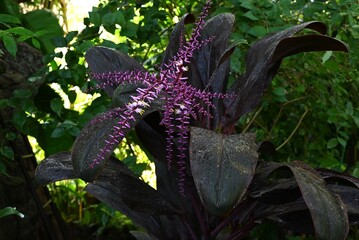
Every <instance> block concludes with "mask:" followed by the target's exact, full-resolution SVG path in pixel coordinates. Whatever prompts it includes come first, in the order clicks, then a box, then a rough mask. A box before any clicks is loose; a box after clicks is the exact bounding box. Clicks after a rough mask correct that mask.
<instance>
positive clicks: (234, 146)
mask: <svg viewBox="0 0 359 240" xmlns="http://www.w3.org/2000/svg"><path fill="white" fill-rule="evenodd" d="M256 149H257V146H256V144H255V143H254V136H253V135H251V134H245V135H229V136H226V135H221V134H217V133H215V132H213V131H210V130H206V129H201V128H195V127H194V128H192V129H191V142H190V163H191V169H192V175H193V179H194V182H195V184H196V187H197V191H198V194H199V196H200V198H201V200H202V203H203V205H204V206H205V207H206V209H207V210H208V211H209V212H210V213H211V214H213V215H222V214H224V213H226V212H228V211H229V210H231V209H232V208H233V207H234V206H235V205H236V203H237V202H239V201H240V200H241V198H242V197H243V195H244V194H245V192H246V190H247V188H248V186H249V184H250V182H251V180H252V178H253V175H254V172H255V167H256V163H257V158H258V154H257V152H256Z"/></svg>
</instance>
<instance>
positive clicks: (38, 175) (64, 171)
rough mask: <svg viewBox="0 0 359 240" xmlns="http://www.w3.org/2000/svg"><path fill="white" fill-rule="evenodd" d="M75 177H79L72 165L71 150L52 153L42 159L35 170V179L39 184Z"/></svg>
mask: <svg viewBox="0 0 359 240" xmlns="http://www.w3.org/2000/svg"><path fill="white" fill-rule="evenodd" d="M74 178H78V175H77V174H76V173H75V171H74V169H73V167H72V161H71V153H70V152H60V153H56V154H53V155H51V156H50V157H48V158H46V159H45V160H43V161H41V162H40V164H39V165H38V167H37V168H36V171H35V180H36V182H37V184H39V185H46V184H49V183H53V182H56V181H60V180H65V179H74Z"/></svg>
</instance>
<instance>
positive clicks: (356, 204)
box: [328, 184, 359, 225]
mask: <svg viewBox="0 0 359 240" xmlns="http://www.w3.org/2000/svg"><path fill="white" fill-rule="evenodd" d="M328 188H329V189H330V191H332V192H334V193H336V194H338V195H339V196H340V198H341V199H342V201H343V202H344V204H345V207H346V209H347V211H348V216H349V223H350V225H357V224H359V189H358V188H355V187H349V186H343V185H338V184H328Z"/></svg>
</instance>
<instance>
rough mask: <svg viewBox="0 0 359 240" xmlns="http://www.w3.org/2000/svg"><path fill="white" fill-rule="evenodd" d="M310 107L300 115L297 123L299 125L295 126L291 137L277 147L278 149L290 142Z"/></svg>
mask: <svg viewBox="0 0 359 240" xmlns="http://www.w3.org/2000/svg"><path fill="white" fill-rule="evenodd" d="M308 111H309V110H308V109H306V110H305V112H304V113H303V115H302V116H301V117H300V119H299V122H298V124H297V126H295V128H294V130H293V131H292V133H291V134H290V135H289V137H288V138H287V139H286V140H285V141H284V142H283V143H282V144H281V145H280V146H279V147H277V148H276V151H278V150H279V149H281V148H282V147H283V146H284V145H285V144H287V143H288V142H289V140H290V139H291V138H292V137H293V135H294V133H295V132H296V131H297V130H298V128H299V126H300V124H301V123H302V121H303V119H304V117H305V115H307V113H308Z"/></svg>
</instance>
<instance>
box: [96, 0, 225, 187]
mask: <svg viewBox="0 0 359 240" xmlns="http://www.w3.org/2000/svg"><path fill="white" fill-rule="evenodd" d="M210 5H211V3H210V1H208V2H207V3H206V5H205V7H204V10H203V11H202V13H201V15H200V17H199V19H198V21H197V22H196V23H195V29H194V30H193V32H192V35H191V37H190V39H189V40H188V41H185V42H183V41H182V42H180V47H179V50H178V52H177V53H176V55H175V56H174V57H173V58H172V59H171V60H170V61H169V62H168V63H166V64H164V65H163V67H162V68H161V69H160V71H159V73H148V72H145V71H122V72H111V73H93V74H92V77H93V78H94V79H97V80H99V82H100V87H105V86H107V85H119V84H124V83H131V84H136V83H139V84H141V86H144V87H139V88H137V90H136V91H137V94H136V95H133V96H131V101H130V102H129V103H128V104H126V105H125V106H124V107H123V109H121V110H116V111H117V112H116V113H114V114H116V115H118V116H119V119H120V120H119V121H118V123H117V125H116V126H115V127H114V130H113V134H111V135H110V136H109V138H108V140H106V147H105V148H104V149H102V151H101V153H100V154H99V155H98V157H97V159H96V160H95V162H94V163H93V164H94V165H95V164H98V163H99V162H100V161H103V160H105V157H106V156H107V155H108V154H109V153H110V151H111V149H113V147H114V146H116V145H118V144H119V141H120V140H121V139H122V138H123V137H124V135H125V134H124V130H126V129H128V128H130V126H131V122H134V121H136V118H135V116H138V115H139V114H140V115H141V114H143V113H144V112H145V111H146V109H148V108H149V107H150V105H151V103H152V102H153V101H154V100H155V99H158V98H160V99H161V100H163V102H164V106H163V108H164V111H163V116H162V121H161V123H160V124H162V125H164V126H165V128H166V134H167V139H166V141H167V145H166V148H167V160H168V167H169V168H171V167H173V160H174V159H176V162H177V163H176V164H177V167H178V174H179V178H178V184H179V187H180V189H181V191H182V193H184V179H185V164H186V163H185V159H186V158H187V150H188V138H189V136H188V134H189V125H190V120H191V118H193V119H196V118H197V117H198V115H203V116H210V113H209V111H208V108H210V107H214V105H213V103H212V101H211V100H212V99H213V98H225V97H229V96H228V95H226V94H222V93H211V92H208V91H206V90H201V89H197V88H195V87H194V86H192V85H190V84H189V83H188V81H187V77H186V76H185V72H186V71H188V70H189V67H188V64H189V63H190V61H191V59H192V58H193V53H194V52H195V51H196V50H198V49H200V48H201V47H202V46H203V45H205V44H208V43H209V42H211V41H212V39H213V38H209V39H205V40H200V35H201V30H202V29H203V27H204V24H205V18H206V16H207V15H208V11H209V8H210ZM176 138H178V140H176V141H175V139H176ZM174 149H176V150H177V151H176V154H174ZM174 155H176V156H174Z"/></svg>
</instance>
